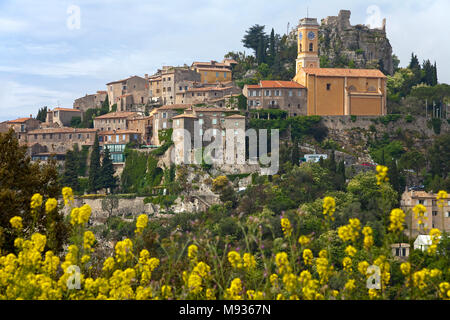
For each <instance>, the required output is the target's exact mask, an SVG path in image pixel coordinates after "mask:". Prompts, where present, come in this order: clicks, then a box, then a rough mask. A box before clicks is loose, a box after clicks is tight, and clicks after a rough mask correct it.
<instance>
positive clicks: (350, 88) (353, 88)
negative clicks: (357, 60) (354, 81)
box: [348, 86, 356, 92]
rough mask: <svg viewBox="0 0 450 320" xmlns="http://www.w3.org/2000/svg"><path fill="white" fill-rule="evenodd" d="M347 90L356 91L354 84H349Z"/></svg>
mask: <svg viewBox="0 0 450 320" xmlns="http://www.w3.org/2000/svg"><path fill="white" fill-rule="evenodd" d="M348 91H350V92H351V91H356V88H355V87H354V86H350V87H349V88H348Z"/></svg>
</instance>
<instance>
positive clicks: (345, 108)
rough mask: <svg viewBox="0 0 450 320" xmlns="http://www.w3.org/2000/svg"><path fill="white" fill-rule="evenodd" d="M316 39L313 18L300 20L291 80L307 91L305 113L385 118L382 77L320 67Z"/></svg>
mask: <svg viewBox="0 0 450 320" xmlns="http://www.w3.org/2000/svg"><path fill="white" fill-rule="evenodd" d="M318 38H319V24H318V23H317V19H315V18H304V19H302V20H300V25H299V28H298V56H297V64H296V65H297V75H296V76H295V78H294V81H295V82H297V83H299V84H301V85H303V86H305V87H306V88H307V90H308V101H307V106H308V107H307V114H308V115H323V116H349V115H364V116H372V115H373V116H376V115H385V114H386V113H387V110H386V92H387V90H386V76H385V75H384V74H383V73H382V72H381V71H379V70H376V69H334V68H320V60H319V52H318V46H319V43H318Z"/></svg>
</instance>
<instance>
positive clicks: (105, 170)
mask: <svg viewBox="0 0 450 320" xmlns="http://www.w3.org/2000/svg"><path fill="white" fill-rule="evenodd" d="M114 173H115V171H114V165H113V162H112V159H111V154H110V152H109V149H108V148H105V152H104V155H103V161H102V168H101V186H102V188H105V189H109V190H110V192H111V193H113V192H114V189H115V188H116V186H117V179H116V177H115V176H114Z"/></svg>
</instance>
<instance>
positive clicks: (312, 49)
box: [309, 43, 314, 52]
mask: <svg viewBox="0 0 450 320" xmlns="http://www.w3.org/2000/svg"><path fill="white" fill-rule="evenodd" d="M309 51H310V52H312V51H314V45H313V44H312V43H310V44H309Z"/></svg>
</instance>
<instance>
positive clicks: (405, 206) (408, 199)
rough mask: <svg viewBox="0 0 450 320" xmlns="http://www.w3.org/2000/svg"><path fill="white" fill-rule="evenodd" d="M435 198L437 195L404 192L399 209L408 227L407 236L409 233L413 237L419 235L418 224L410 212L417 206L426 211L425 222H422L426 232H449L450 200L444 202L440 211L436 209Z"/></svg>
mask: <svg viewBox="0 0 450 320" xmlns="http://www.w3.org/2000/svg"><path fill="white" fill-rule="evenodd" d="M436 197H437V194H433V193H427V192H425V191H405V192H404V193H403V194H402V199H401V208H402V210H403V211H404V212H405V213H406V223H407V225H408V230H407V231H406V232H407V233H408V234H409V233H410V232H411V235H412V236H413V237H416V236H417V235H419V234H420V233H419V225H418V222H417V220H416V219H415V217H414V213H413V212H412V209H413V208H414V207H415V206H416V205H418V204H421V205H423V206H424V207H425V208H426V209H427V211H426V213H425V217H426V218H427V220H425V221H424V227H425V228H427V229H428V231H429V230H430V229H432V228H436V229H439V230H441V231H444V230H445V231H446V232H450V199H446V200H445V201H444V207H443V208H442V209H441V208H439V207H438V204H437V200H436ZM411 225H412V228H411Z"/></svg>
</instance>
